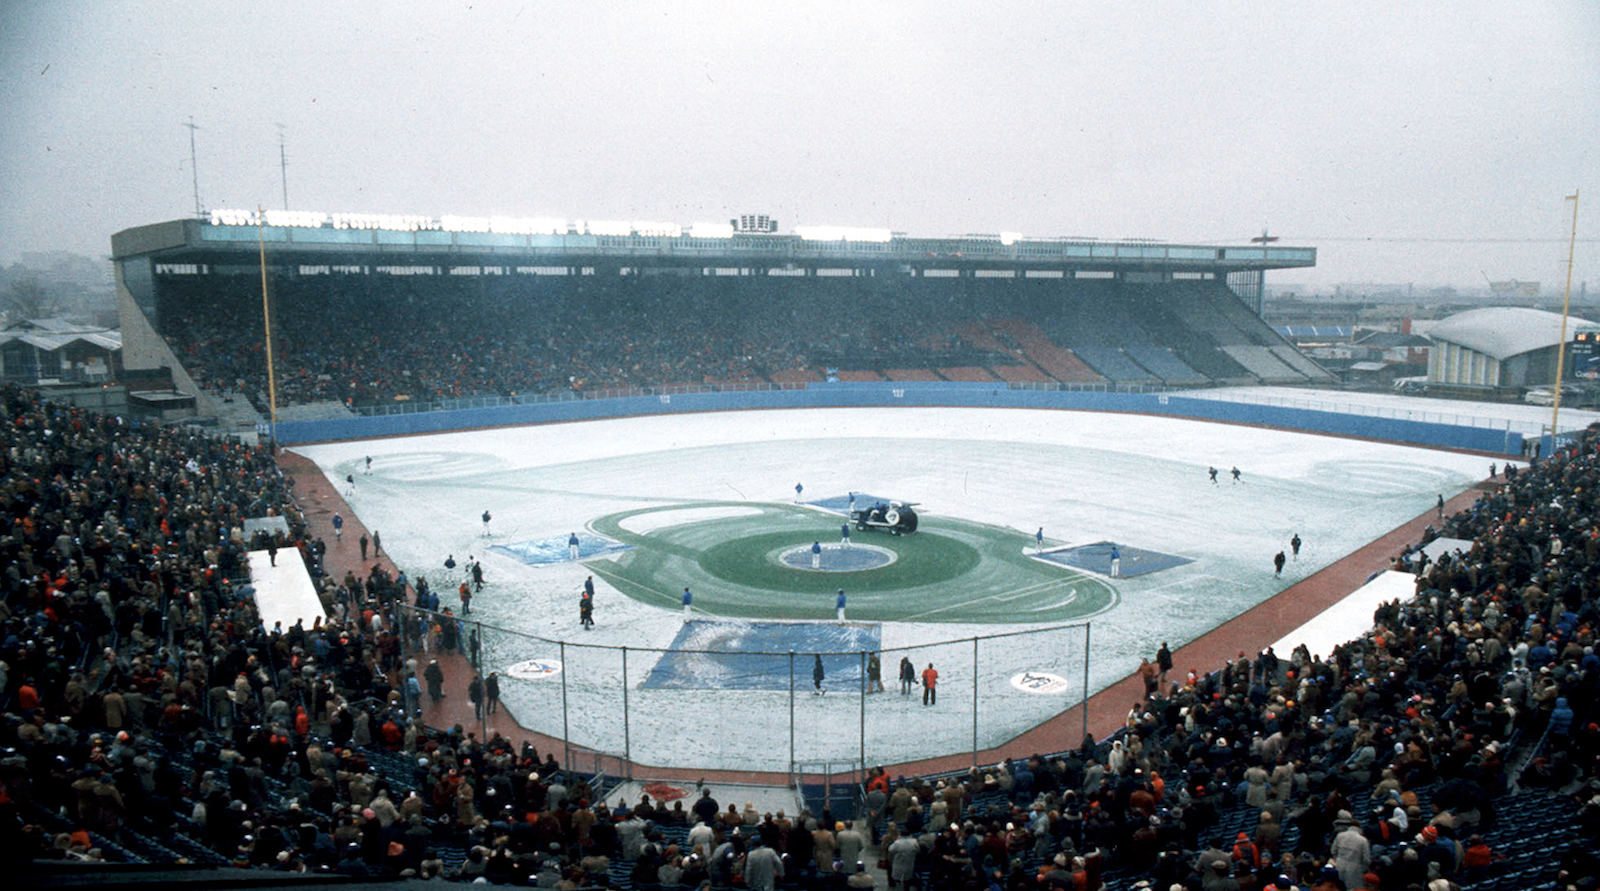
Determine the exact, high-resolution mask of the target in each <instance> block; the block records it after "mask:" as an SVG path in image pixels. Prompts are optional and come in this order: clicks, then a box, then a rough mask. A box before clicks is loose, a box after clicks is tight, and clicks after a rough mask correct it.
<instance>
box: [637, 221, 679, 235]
mask: <svg viewBox="0 0 1600 891" xmlns="http://www.w3.org/2000/svg"><path fill="white" fill-rule="evenodd" d="M633 231H634V234H636V235H642V236H647V237H658V238H677V237H678V236H680V235H682V234H683V227H682V226H680V225H678V224H677V223H666V222H659V221H655V220H634V221H633Z"/></svg>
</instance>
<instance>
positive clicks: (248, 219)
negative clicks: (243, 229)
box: [211, 208, 256, 226]
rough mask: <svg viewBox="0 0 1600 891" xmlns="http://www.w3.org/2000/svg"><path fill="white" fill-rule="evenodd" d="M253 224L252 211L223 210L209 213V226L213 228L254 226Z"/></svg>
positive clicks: (253, 215)
mask: <svg viewBox="0 0 1600 891" xmlns="http://www.w3.org/2000/svg"><path fill="white" fill-rule="evenodd" d="M255 224H256V212H255V211H253V210H239V209H237V208H224V209H222V210H213V211H212V212H211V225H213V226H254V225H255Z"/></svg>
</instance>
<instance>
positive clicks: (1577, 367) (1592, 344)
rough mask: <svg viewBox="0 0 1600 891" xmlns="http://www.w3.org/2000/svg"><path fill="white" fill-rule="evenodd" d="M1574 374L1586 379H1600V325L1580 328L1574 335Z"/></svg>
mask: <svg viewBox="0 0 1600 891" xmlns="http://www.w3.org/2000/svg"><path fill="white" fill-rule="evenodd" d="M1569 351H1570V352H1571V353H1572V374H1573V376H1575V377H1579V378H1582V379H1584V380H1591V381H1592V380H1600V325H1597V326H1594V327H1584V328H1579V329H1578V331H1577V333H1576V334H1574V335H1573V336H1572V344H1571V346H1570V348H1569Z"/></svg>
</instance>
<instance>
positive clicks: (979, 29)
mask: <svg viewBox="0 0 1600 891" xmlns="http://www.w3.org/2000/svg"><path fill="white" fill-rule="evenodd" d="M0 97H3V99H0V262H11V261H14V260H15V259H16V258H17V257H18V256H19V255H20V254H21V253H23V252H26V251H34V250H49V249H65V250H71V251H76V252H80V253H86V254H92V255H105V254H107V253H109V237H110V235H111V233H112V232H115V231H117V230H119V229H123V228H126V227H129V226H136V225H142V224H146V223H152V222H157V221H161V220H167V219H173V218H177V217H181V216H185V215H187V214H189V213H191V212H192V210H193V207H194V202H193V197H192V192H191V187H190V168H189V131H188V130H186V129H185V128H184V127H183V126H181V124H182V123H183V122H184V121H186V120H188V119H189V117H190V116H191V115H192V116H193V118H194V120H195V122H196V123H197V124H198V125H199V127H200V128H201V129H200V131H199V132H198V134H197V140H198V147H199V164H198V170H199V185H200V198H201V201H202V203H203V205H204V206H205V207H207V208H219V207H255V206H256V205H258V204H260V205H264V206H266V207H280V206H282V196H281V192H280V185H279V168H278V129H277V125H279V124H281V125H283V127H284V132H285V136H286V139H287V145H288V157H289V168H288V192H289V201H290V204H291V206H292V207H293V208H294V209H299V210H321V211H328V212H340V211H375V212H391V213H424V214H431V215H439V214H470V215H484V214H493V213H505V214H513V215H519V216H562V217H566V218H568V219H576V218H586V219H663V220H671V221H675V222H680V223H685V224H687V223H691V222H694V221H696V220H709V221H726V220H727V219H729V218H730V217H731V216H733V215H736V214H738V213H741V212H756V213H769V214H772V215H774V216H776V217H778V219H779V220H780V222H781V223H782V225H783V226H784V228H786V229H787V228H788V227H789V226H791V225H794V224H802V225H804V224H811V225H818V224H835V225H855V226H880V227H881V226H888V227H891V228H893V229H896V230H900V231H905V232H909V233H911V234H916V235H945V234H957V233H965V232H998V231H1001V230H1010V231H1020V232H1023V233H1025V234H1027V235H1038V236H1061V235H1083V236H1094V237H1099V238H1121V237H1152V238H1161V239H1174V240H1201V241H1223V240H1228V241H1238V240H1242V239H1246V238H1248V237H1250V236H1251V235H1255V234H1258V233H1259V232H1260V231H1261V229H1262V228H1263V227H1268V228H1270V229H1271V230H1272V232H1273V233H1275V234H1281V235H1282V236H1284V238H1285V242H1284V243H1303V244H1310V245H1314V246H1316V247H1318V248H1320V263H1319V268H1317V269H1316V270H1309V271H1297V272H1286V273H1278V274H1276V275H1275V276H1274V277H1273V279H1272V280H1273V281H1274V282H1278V283H1285V282H1303V283H1306V284H1307V285H1313V286H1329V285H1332V284H1334V283H1339V282H1393V283H1406V282H1414V283H1416V284H1418V285H1419V286H1420V285H1425V284H1439V283H1443V284H1453V285H1457V286H1473V285H1481V284H1482V281H1483V278H1482V275H1481V273H1486V274H1488V275H1489V276H1490V277H1491V278H1495V279H1509V278H1517V279H1522V280H1539V281H1542V282H1545V283H1546V284H1545V290H1546V293H1550V292H1551V289H1552V288H1554V289H1555V292H1556V293H1559V290H1560V286H1561V279H1562V277H1563V276H1564V274H1565V262H1566V248H1567V245H1566V236H1567V233H1568V226H1569V224H1570V209H1571V203H1570V202H1567V201H1564V200H1563V198H1564V196H1566V195H1568V194H1571V193H1572V191H1573V190H1574V189H1583V190H1584V194H1583V201H1584V205H1583V207H1582V208H1580V216H1579V238H1580V243H1579V245H1578V256H1579V262H1578V266H1577V270H1576V278H1575V282H1576V281H1579V280H1584V279H1588V280H1592V281H1593V282H1594V283H1595V284H1596V285H1597V286H1600V258H1597V254H1600V243H1597V242H1596V241H1595V240H1594V237H1595V236H1596V234H1597V233H1600V227H1597V226H1596V225H1595V224H1594V222H1593V221H1595V220H1600V181H1597V179H1596V177H1595V173H1596V170H1597V169H1600V165H1597V163H1596V162H1597V149H1596V145H1597V136H1600V4H1597V3H1595V2H1593V0H1570V2H1561V0H1555V2H1534V3H1528V2H1526V0H1519V2H1504V3H1502V2H1487V0H1485V2H1478V0H1457V2H1448V3H1425V2H1420V3H1404V4H1400V3H1392V2H1384V3H1363V2H1323V3H1315V4H1298V3H1278V2H1274V3H1230V2H1192V3H1167V2H1104V0H1097V2H1083V3H1080V2H1062V0H1055V2H1038V3H1007V2H991V3H973V2H959V3H956V2H939V0H931V2H876V3H874V2H865V0H854V2H842V3H824V2H790V3H783V4H779V3H760V2H750V0H742V2H727V3H723V2H703V3H630V2H612V3H595V2H573V3H566V2H528V3H523V2H474V3H462V2H454V0H431V2H397V0H389V2H374V3H365V2H337V3H329V2H326V0H313V2H299V0H273V2H270V3H230V2H212V3H191V2H162V3H131V2H127V3H124V2H71V3H53V2H33V0H26V2H24V0H0ZM1585 238H1588V239H1590V240H1589V241H1587V242H1585V241H1582V239H1585ZM1369 239H1370V240H1369ZM1576 287H1577V285H1576V283H1575V284H1574V288H1575V289H1576Z"/></svg>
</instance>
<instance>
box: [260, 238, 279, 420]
mask: <svg viewBox="0 0 1600 891" xmlns="http://www.w3.org/2000/svg"><path fill="white" fill-rule="evenodd" d="M265 217H266V212H265V211H263V210H262V209H261V208H260V207H259V206H258V207H257V208H256V247H257V248H258V249H259V250H260V256H261V324H262V326H263V328H264V329H265V330H266V333H267V406H268V410H269V412H270V413H271V414H270V417H271V420H272V447H273V448H274V449H276V448H277V447H278V378H277V375H276V372H275V371H274V370H273V367H272V309H271V308H270V306H269V305H268V303H267V236H266V233H265V230H263V228H262V219H263V218H265Z"/></svg>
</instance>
